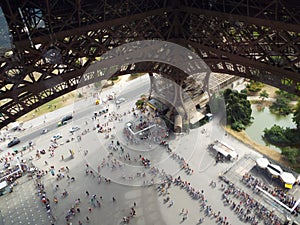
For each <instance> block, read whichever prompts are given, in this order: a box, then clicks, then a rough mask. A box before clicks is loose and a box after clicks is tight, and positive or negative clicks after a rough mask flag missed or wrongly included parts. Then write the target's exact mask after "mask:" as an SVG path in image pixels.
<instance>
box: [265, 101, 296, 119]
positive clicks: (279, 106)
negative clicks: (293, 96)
mask: <svg viewBox="0 0 300 225" xmlns="http://www.w3.org/2000/svg"><path fill="white" fill-rule="evenodd" d="M270 110H271V112H273V113H276V114H280V115H283V116H286V115H288V114H290V113H292V108H291V106H290V105H289V100H287V99H286V98H284V97H278V98H277V99H276V101H275V102H273V104H272V105H271V106H270Z"/></svg>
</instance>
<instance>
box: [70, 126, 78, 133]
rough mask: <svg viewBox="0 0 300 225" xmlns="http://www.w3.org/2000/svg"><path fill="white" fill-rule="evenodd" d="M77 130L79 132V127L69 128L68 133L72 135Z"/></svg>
mask: <svg viewBox="0 0 300 225" xmlns="http://www.w3.org/2000/svg"><path fill="white" fill-rule="evenodd" d="M77 130H80V127H78V126H74V127H71V128H70V130H69V131H70V133H74V132H75V131H77Z"/></svg>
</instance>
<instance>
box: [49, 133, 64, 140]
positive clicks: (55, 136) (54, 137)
mask: <svg viewBox="0 0 300 225" xmlns="http://www.w3.org/2000/svg"><path fill="white" fill-rule="evenodd" d="M60 138H62V136H61V134H59V133H58V134H56V135H53V137H52V138H51V141H53V142H55V141H57V140H58V139H60Z"/></svg>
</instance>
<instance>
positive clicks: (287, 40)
mask: <svg viewBox="0 0 300 225" xmlns="http://www.w3.org/2000/svg"><path fill="white" fill-rule="evenodd" d="M0 4H1V6H2V8H3V11H4V13H5V16H6V18H7V20H8V25H9V28H10V31H11V34H12V38H13V40H14V43H13V44H14V46H15V48H14V49H13V51H12V53H9V52H8V53H6V54H5V57H0V85H1V87H0V93H1V95H0V98H1V99H12V100H11V101H10V102H7V103H6V104H5V105H3V106H2V107H0V110H1V111H0V112H1V113H2V118H3V120H2V121H6V120H8V121H13V120H15V119H16V118H18V117H19V116H21V115H24V114H25V113H26V112H28V111H30V109H34V108H35V107H37V106H38V105H39V104H42V102H46V101H48V100H51V99H52V98H55V97H58V96H60V95H62V94H64V93H67V92H68V91H71V90H74V87H75V86H76V84H77V83H78V82H79V79H80V76H81V75H82V73H83V72H84V71H85V70H86V69H87V68H88V67H89V65H90V64H91V63H92V62H93V61H96V60H97V59H98V58H99V57H100V56H101V55H102V54H103V53H105V52H107V51H108V50H110V49H111V48H114V47H117V46H119V45H122V44H124V43H128V42H131V41H136V40H147V39H160V40H166V41H170V42H174V43H179V44H180V45H182V46H185V47H187V48H190V49H192V50H194V51H195V52H197V53H198V54H199V55H201V57H202V58H203V59H204V60H205V62H206V63H207V64H208V65H209V66H210V68H211V69H212V70H213V71H217V72H224V73H228V74H233V75H238V76H243V77H247V78H250V79H254V80H258V81H262V82H264V83H268V84H271V85H273V86H277V87H279V88H281V89H284V90H288V91H290V92H293V93H296V94H299V90H300V85H299V74H300V51H299V43H300V26H299V24H300V23H299V21H300V14H299V12H300V10H299V5H297V4H295V1H294V0H285V1H283V0H266V1H244V0H216V1H206V0H186V1H173V0H151V1H138V0H124V1H122V2H120V1H109V2H108V1H93V0H85V1H77V2H76V4H75V2H74V1H72V0H66V1H63V2H61V1H60V0H53V1H32V0H22V1H15V2H12V1H9V0H3V1H1V3H0ZM20 4H21V7H20ZM62 5H63V6H64V7H61V6H62ZM20 11H21V12H22V13H23V16H22V15H21V14H20ZM22 17H23V18H22ZM43 23H44V24H43ZM24 24H26V25H27V29H28V30H29V32H27V31H26V29H24ZM55 52H56V53H57V56H58V57H56V58H55V59H53V58H51V57H49V55H51V54H53V53H55ZM161 69H162V68H161ZM165 69H167V68H165ZM148 70H149V71H150V72H151V71H152V68H151V66H150V64H149V67H148ZM132 71H133V70H132ZM149 71H145V72H149ZM43 90H44V91H43ZM5 123H6V124H7V122H5Z"/></svg>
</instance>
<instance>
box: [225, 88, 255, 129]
mask: <svg viewBox="0 0 300 225" xmlns="http://www.w3.org/2000/svg"><path fill="white" fill-rule="evenodd" d="M223 96H224V99H225V104H226V116H227V123H228V124H230V125H231V128H232V129H234V130H237V131H240V130H242V129H245V127H246V126H247V125H249V124H250V123H251V113H252V109H251V104H250V102H249V101H248V100H247V95H246V94H243V93H239V92H237V91H233V90H231V89H226V90H225V91H224V93H223Z"/></svg>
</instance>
